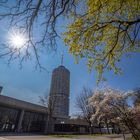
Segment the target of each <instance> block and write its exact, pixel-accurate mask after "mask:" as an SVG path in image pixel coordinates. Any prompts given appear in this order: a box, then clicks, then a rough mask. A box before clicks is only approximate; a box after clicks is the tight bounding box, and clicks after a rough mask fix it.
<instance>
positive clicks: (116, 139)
mask: <svg viewBox="0 0 140 140" xmlns="http://www.w3.org/2000/svg"><path fill="white" fill-rule="evenodd" d="M0 140H123V138H122V136H121V135H113V136H84V135H81V136H70V137H57V136H1V137H0Z"/></svg>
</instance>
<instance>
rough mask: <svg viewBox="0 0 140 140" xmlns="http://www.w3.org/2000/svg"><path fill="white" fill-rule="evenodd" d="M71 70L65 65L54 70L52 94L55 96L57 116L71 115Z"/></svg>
mask: <svg viewBox="0 0 140 140" xmlns="http://www.w3.org/2000/svg"><path fill="white" fill-rule="evenodd" d="M69 94H70V72H69V70H68V69H66V68H65V67H64V66H62V65H61V66H59V67H58V68H56V69H54V70H53V73H52V81H51V88H50V96H51V97H52V98H53V102H54V109H53V114H54V115H55V116H56V117H60V118H68V117H69Z"/></svg>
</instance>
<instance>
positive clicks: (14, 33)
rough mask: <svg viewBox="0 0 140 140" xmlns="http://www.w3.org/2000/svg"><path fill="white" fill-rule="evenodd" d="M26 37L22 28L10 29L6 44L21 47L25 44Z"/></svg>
mask: <svg viewBox="0 0 140 140" xmlns="http://www.w3.org/2000/svg"><path fill="white" fill-rule="evenodd" d="M26 42H27V37H26V34H25V32H24V31H23V30H19V29H12V30H10V31H9V35H8V44H9V46H11V47H13V48H16V49H21V48H23V47H24V46H25V45H26Z"/></svg>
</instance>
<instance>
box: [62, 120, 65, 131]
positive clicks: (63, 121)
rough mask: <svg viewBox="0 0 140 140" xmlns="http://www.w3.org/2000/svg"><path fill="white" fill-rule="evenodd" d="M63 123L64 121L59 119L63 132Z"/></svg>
mask: <svg viewBox="0 0 140 140" xmlns="http://www.w3.org/2000/svg"><path fill="white" fill-rule="evenodd" d="M64 123H65V122H64V121H61V128H62V132H63V124H64Z"/></svg>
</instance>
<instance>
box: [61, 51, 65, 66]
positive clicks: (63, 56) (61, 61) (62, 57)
mask: <svg viewBox="0 0 140 140" xmlns="http://www.w3.org/2000/svg"><path fill="white" fill-rule="evenodd" d="M63 57H64V55H63V53H62V56H61V65H63Z"/></svg>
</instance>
